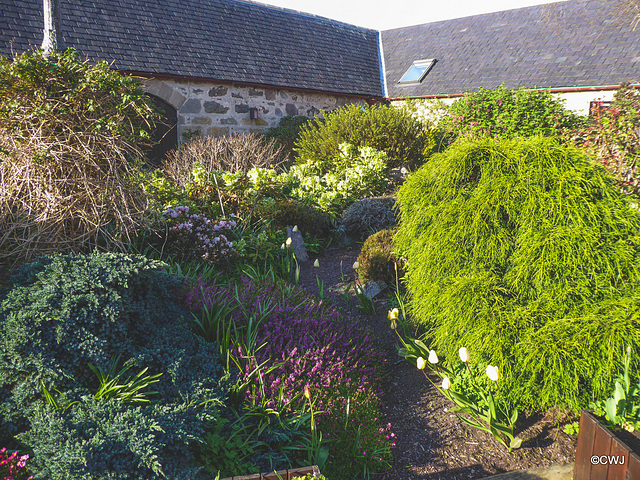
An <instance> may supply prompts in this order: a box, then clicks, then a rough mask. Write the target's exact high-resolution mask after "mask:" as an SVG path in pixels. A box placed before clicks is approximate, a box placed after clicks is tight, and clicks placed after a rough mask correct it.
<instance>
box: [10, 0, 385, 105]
mask: <svg viewBox="0 0 640 480" xmlns="http://www.w3.org/2000/svg"><path fill="white" fill-rule="evenodd" d="M61 3H62V29H61V30H62V34H63V38H64V41H65V44H66V45H67V46H71V47H74V48H76V49H78V50H80V51H81V52H82V54H83V55H86V56H88V57H89V58H90V59H92V60H93V59H105V60H108V61H109V62H111V61H113V62H114V64H113V66H114V68H116V69H118V70H124V71H134V72H145V73H150V74H168V75H178V76H185V77H196V78H207V79H213V80H220V81H236V82H245V83H255V84H262V85H273V86H279V87H290V88H301V89H310V90H319V91H326V92H336V93H344V94H353V95H365V96H377V97H379V96H382V86H381V78H380V66H379V55H378V32H376V31H374V30H368V29H364V28H360V27H356V26H352V25H347V24H344V23H340V22H335V21H332V20H329V19H326V18H322V17H314V16H312V15H307V14H302V13H299V12H293V11H286V10H283V9H277V8H271V7H266V6H263V5H258V4H254V3H249V2H243V1H238V0H109V1H104V0H61ZM42 30H43V13H42V0H0V33H1V35H0V54H3V55H10V54H11V52H12V49H13V51H14V52H16V53H22V52H24V51H25V50H28V49H29V48H30V46H40V44H41V43H42Z"/></svg>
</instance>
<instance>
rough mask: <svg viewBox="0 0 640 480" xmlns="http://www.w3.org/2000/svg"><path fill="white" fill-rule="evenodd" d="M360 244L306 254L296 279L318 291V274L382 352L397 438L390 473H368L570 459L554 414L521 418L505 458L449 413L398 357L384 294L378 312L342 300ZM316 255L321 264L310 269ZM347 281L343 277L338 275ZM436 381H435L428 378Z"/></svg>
mask: <svg viewBox="0 0 640 480" xmlns="http://www.w3.org/2000/svg"><path fill="white" fill-rule="evenodd" d="M359 251H360V247H359V246H356V247H355V248H353V249H351V250H345V249H340V248H330V249H328V250H326V251H324V252H323V253H322V254H320V255H317V256H316V255H314V254H310V255H309V256H310V259H309V261H308V262H305V263H304V264H302V269H301V274H300V282H301V283H302V284H303V285H304V286H305V288H307V289H308V290H309V291H311V292H313V293H317V291H318V287H317V284H316V275H318V277H319V278H320V279H321V280H322V281H323V282H324V285H325V297H327V296H330V298H331V300H332V301H333V303H334V304H335V306H336V307H337V308H338V309H339V310H341V311H342V312H344V313H345V315H349V316H351V317H355V318H359V319H360V320H361V321H362V322H363V323H365V324H367V325H370V326H371V329H372V332H374V334H375V335H376V336H377V337H378V338H379V339H380V343H381V345H382V346H383V348H385V349H386V350H387V352H388V359H389V370H390V372H389V377H388V378H387V380H386V382H387V383H386V385H387V386H386V394H385V396H384V398H383V402H384V406H383V410H384V418H382V422H383V423H391V425H392V431H393V432H394V433H395V438H396V448H395V449H393V454H394V460H393V462H392V469H391V470H387V471H386V472H383V473H379V474H375V475H372V476H371V478H372V479H374V480H418V479H420V480H423V479H429V480H465V479H481V478H484V477H487V476H490V475H495V474H498V473H503V472H508V471H513V470H524V469H528V468H534V467H543V466H549V465H558V464H567V463H571V462H573V461H574V457H575V448H576V440H577V438H576V437H575V436H569V435H567V434H565V433H564V432H563V430H562V426H563V423H560V424H559V421H558V415H557V414H556V413H554V412H547V413H546V414H539V413H535V414H532V415H527V416H525V415H524V414H522V413H521V414H520V419H519V420H518V423H517V429H516V431H517V433H518V436H520V437H521V438H522V439H523V445H522V447H521V448H520V449H518V450H514V451H513V452H511V453H508V452H507V451H506V449H505V448H504V447H503V446H502V445H500V444H499V443H498V442H496V441H495V440H494V438H493V437H492V436H491V435H490V434H489V433H486V432H483V431H480V430H477V429H475V428H472V427H470V426H467V425H466V424H464V423H463V422H462V421H460V420H459V419H458V418H457V417H456V415H454V414H452V413H449V412H448V409H449V408H451V407H453V406H454V404H453V403H452V402H450V401H449V400H448V399H446V398H444V397H443V396H442V395H440V393H438V391H437V390H436V389H435V388H434V387H433V386H431V384H430V383H429V382H427V381H426V379H425V378H424V376H423V375H422V373H421V372H420V371H419V370H418V369H417V368H415V367H412V366H410V365H409V364H408V363H407V362H406V361H405V360H404V359H402V358H400V357H398V354H397V350H396V346H395V334H394V333H393V331H392V330H391V329H390V328H389V324H388V320H387V311H388V310H389V304H388V302H387V298H388V297H387V296H386V295H385V294H382V295H380V297H381V298H382V299H381V300H376V314H375V315H364V314H362V312H361V311H360V310H358V309H356V308H355V304H356V303H357V299H354V300H355V301H354V302H352V304H351V305H350V304H349V303H348V302H346V301H345V300H344V299H343V298H342V295H341V293H342V291H343V290H344V287H345V286H346V284H345V283H344V282H343V280H347V281H353V278H354V271H353V268H352V265H353V263H354V262H355V261H356V259H357V257H358V254H359ZM316 258H318V260H319V263H320V267H319V268H314V267H313V262H314V260H315V259H316ZM344 277H346V278H344ZM434 380H436V378H435V377H434Z"/></svg>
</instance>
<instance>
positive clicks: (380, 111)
mask: <svg viewBox="0 0 640 480" xmlns="http://www.w3.org/2000/svg"><path fill="white" fill-rule="evenodd" d="M343 143H349V144H351V145H355V146H356V147H364V146H368V147H373V148H375V149H376V150H379V151H382V152H385V153H386V154H387V166H388V167H389V168H394V167H400V166H402V165H404V166H407V167H408V168H409V169H410V170H413V169H414V167H417V166H418V165H420V164H421V163H422V162H423V161H424V158H425V154H424V152H425V147H427V146H429V145H430V146H433V144H434V141H433V138H432V137H431V136H430V135H429V132H427V131H425V129H424V128H423V126H422V124H421V123H420V122H419V121H418V120H416V119H415V118H414V117H413V116H412V115H411V113H409V112H408V111H406V110H405V109H400V108H395V107H391V106H386V105H375V106H369V107H362V106H358V105H347V106H345V107H342V108H339V109H337V110H334V111H333V112H328V113H325V114H324V121H322V122H317V123H307V124H305V125H304V126H303V127H302V130H301V132H300V134H299V136H298V139H297V140H296V148H295V150H296V152H297V154H298V158H299V161H300V162H301V163H305V162H307V161H313V162H315V163H316V164H320V165H322V166H323V171H322V173H326V172H328V171H330V170H331V169H332V166H333V162H334V161H335V159H336V158H337V157H338V154H339V153H340V145H341V144H343Z"/></svg>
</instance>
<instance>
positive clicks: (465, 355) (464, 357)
mask: <svg viewBox="0 0 640 480" xmlns="http://www.w3.org/2000/svg"><path fill="white" fill-rule="evenodd" d="M458 353H459V354H460V360H462V361H463V362H464V363H467V362H468V361H469V350H467V347H462V348H461V349H460V351H459V352H458Z"/></svg>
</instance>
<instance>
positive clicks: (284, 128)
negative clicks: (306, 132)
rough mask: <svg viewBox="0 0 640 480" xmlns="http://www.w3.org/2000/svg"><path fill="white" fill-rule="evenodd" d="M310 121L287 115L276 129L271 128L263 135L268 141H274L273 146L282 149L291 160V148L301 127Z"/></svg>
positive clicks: (302, 117) (298, 116)
mask: <svg viewBox="0 0 640 480" xmlns="http://www.w3.org/2000/svg"><path fill="white" fill-rule="evenodd" d="M311 121H312V120H311V119H310V118H308V117H305V116H303V115H287V116H286V117H282V118H281V119H280V122H279V123H278V126H277V127H272V128H270V129H269V130H267V131H266V132H265V133H264V136H265V138H266V139H268V140H274V141H275V144H276V145H277V146H279V147H281V148H282V150H283V152H284V153H285V154H286V155H287V156H288V158H289V160H293V158H294V151H293V147H294V145H295V143H296V140H297V139H298V135H300V130H301V129H302V126H303V125H305V124H307V123H308V122H311Z"/></svg>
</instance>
